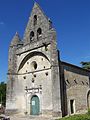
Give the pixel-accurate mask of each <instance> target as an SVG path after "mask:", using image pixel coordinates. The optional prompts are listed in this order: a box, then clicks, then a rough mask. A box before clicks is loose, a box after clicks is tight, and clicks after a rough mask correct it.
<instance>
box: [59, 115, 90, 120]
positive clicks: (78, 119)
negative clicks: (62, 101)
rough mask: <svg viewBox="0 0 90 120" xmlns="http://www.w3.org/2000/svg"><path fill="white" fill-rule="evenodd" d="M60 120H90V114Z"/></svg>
mask: <svg viewBox="0 0 90 120" xmlns="http://www.w3.org/2000/svg"><path fill="white" fill-rule="evenodd" d="M59 120H90V114H83V115H73V116H69V117H63V118H61V119H59Z"/></svg>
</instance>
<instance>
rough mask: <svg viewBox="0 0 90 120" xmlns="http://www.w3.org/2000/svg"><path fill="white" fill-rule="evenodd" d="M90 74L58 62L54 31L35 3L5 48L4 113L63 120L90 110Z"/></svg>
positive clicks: (58, 56) (76, 67)
mask: <svg viewBox="0 0 90 120" xmlns="http://www.w3.org/2000/svg"><path fill="white" fill-rule="evenodd" d="M89 78H90V72H89V71H88V70H85V69H82V68H80V67H78V66H75V65H72V64H69V63H66V62H63V61H61V60H60V55H59V51H58V50H57V41H56V31H55V29H54V28H53V27H52V22H51V21H50V19H49V18H48V17H47V16H46V15H45V14H44V12H43V11H42V9H41V8H40V6H39V5H38V4H37V3H35V4H34V6H33V8H32V12H31V16H30V17H29V21H28V23H27V26H26V29H25V33H24V37H23V39H22V40H21V39H20V37H19V34H18V33H16V34H15V36H14V37H13V39H12V41H11V44H10V47H9V57H8V81H7V96H6V112H7V113H10V114H22V115H24V114H28V115H48V116H49V115H51V116H61V117H62V116H66V115H71V114H78V113H85V112H87V110H88V108H90V91H89V90H90V89H89V86H90V79H89Z"/></svg>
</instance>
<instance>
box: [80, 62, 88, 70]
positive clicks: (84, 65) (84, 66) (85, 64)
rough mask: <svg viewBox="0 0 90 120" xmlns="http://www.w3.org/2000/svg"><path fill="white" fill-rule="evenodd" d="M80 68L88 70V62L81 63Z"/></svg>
mask: <svg viewBox="0 0 90 120" xmlns="http://www.w3.org/2000/svg"><path fill="white" fill-rule="evenodd" d="M80 64H81V65H82V68H84V69H87V70H90V62H81V63H80Z"/></svg>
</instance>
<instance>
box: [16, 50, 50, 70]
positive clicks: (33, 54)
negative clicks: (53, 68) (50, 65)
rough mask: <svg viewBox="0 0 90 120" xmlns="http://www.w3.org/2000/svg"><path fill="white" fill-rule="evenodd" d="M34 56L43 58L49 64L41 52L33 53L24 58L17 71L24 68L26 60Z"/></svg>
mask: <svg viewBox="0 0 90 120" xmlns="http://www.w3.org/2000/svg"><path fill="white" fill-rule="evenodd" d="M36 55H38V56H43V57H45V58H46V59H47V60H48V61H49V62H50V60H49V59H48V57H47V56H46V55H45V54H43V53H42V52H37V51H34V52H31V53H29V54H28V55H26V56H25V57H24V59H23V60H22V61H21V63H20V65H19V68H18V71H19V70H20V69H21V68H22V67H23V66H24V64H25V63H26V61H27V60H29V59H30V58H31V57H33V56H36Z"/></svg>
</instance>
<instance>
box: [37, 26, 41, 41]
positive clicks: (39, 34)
mask: <svg viewBox="0 0 90 120" xmlns="http://www.w3.org/2000/svg"><path fill="white" fill-rule="evenodd" d="M41 35H42V30H41V28H38V30H37V38H38V39H39V37H40V36H41Z"/></svg>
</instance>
